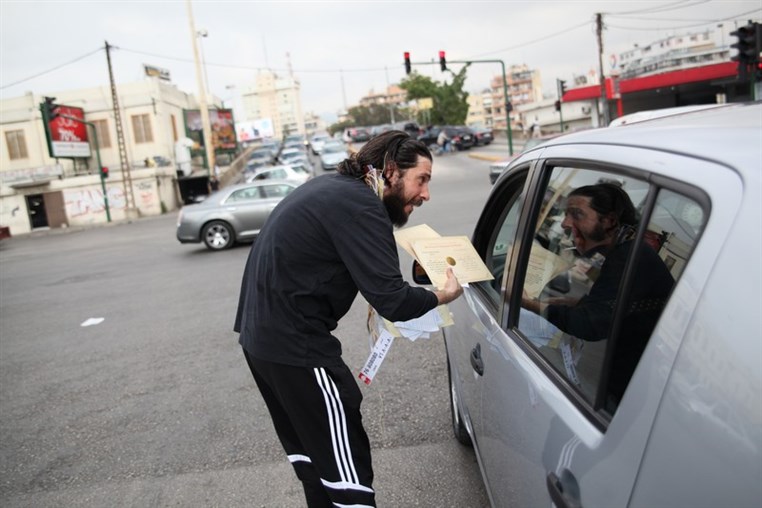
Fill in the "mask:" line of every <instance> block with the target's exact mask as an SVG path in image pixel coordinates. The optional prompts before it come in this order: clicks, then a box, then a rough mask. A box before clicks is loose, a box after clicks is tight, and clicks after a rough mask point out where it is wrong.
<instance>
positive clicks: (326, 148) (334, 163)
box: [320, 141, 349, 171]
mask: <svg viewBox="0 0 762 508" xmlns="http://www.w3.org/2000/svg"><path fill="white" fill-rule="evenodd" d="M348 157H349V153H348V152H347V146H346V145H345V144H344V143H341V142H336V141H329V142H327V143H326V144H324V145H323V151H322V152H321V153H320V167H322V168H323V170H324V171H330V170H335V169H337V168H338V167H339V164H340V163H341V162H342V161H343V160H344V159H346V158H348Z"/></svg>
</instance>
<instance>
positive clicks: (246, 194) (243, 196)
mask: <svg viewBox="0 0 762 508" xmlns="http://www.w3.org/2000/svg"><path fill="white" fill-rule="evenodd" d="M260 197H262V195H261V194H260V192H259V187H247V188H245V189H238V190H236V191H234V192H233V193H232V194H230V196H228V198H227V199H226V200H225V202H226V203H230V202H238V201H251V200H252V199H259V198H260Z"/></svg>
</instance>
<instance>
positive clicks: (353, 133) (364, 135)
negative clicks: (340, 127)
mask: <svg viewBox="0 0 762 508" xmlns="http://www.w3.org/2000/svg"><path fill="white" fill-rule="evenodd" d="M342 139H343V140H344V141H345V142H347V143H365V142H366V141H368V140H369V139H370V131H369V130H368V129H366V128H364V127H347V128H346V129H344V134H343V135H342Z"/></svg>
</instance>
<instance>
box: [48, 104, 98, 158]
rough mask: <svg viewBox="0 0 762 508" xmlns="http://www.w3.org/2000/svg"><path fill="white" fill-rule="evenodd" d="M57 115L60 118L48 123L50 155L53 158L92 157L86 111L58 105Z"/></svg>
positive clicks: (56, 108)
mask: <svg viewBox="0 0 762 508" xmlns="http://www.w3.org/2000/svg"><path fill="white" fill-rule="evenodd" d="M55 113H56V114H58V115H59V116H57V117H55V118H54V119H52V120H50V122H49V123H48V132H50V155H51V156H52V157H90V143H89V142H88V140H87V125H85V123H84V120H85V110H83V109H82V108H74V107H70V106H60V105H57V106H56V107H55ZM60 115H64V116H66V117H71V118H64V116H60ZM75 119H78V120H75Z"/></svg>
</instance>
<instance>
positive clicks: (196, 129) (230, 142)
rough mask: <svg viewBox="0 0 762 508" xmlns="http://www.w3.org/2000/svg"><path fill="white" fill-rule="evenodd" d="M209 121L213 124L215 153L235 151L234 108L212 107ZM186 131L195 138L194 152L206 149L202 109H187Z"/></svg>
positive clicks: (200, 152)
mask: <svg viewBox="0 0 762 508" xmlns="http://www.w3.org/2000/svg"><path fill="white" fill-rule="evenodd" d="M209 123H211V124H212V146H213V147H214V152H215V153H220V152H223V153H224V152H234V151H235V149H236V136H235V124H234V122H233V110H232V109H210V110H209ZM185 132H186V133H187V135H188V137H189V138H190V139H191V140H193V148H192V149H191V150H192V152H193V153H194V155H195V154H202V153H203V151H204V127H203V124H202V123H201V111H200V110H198V109H186V110H185Z"/></svg>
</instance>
